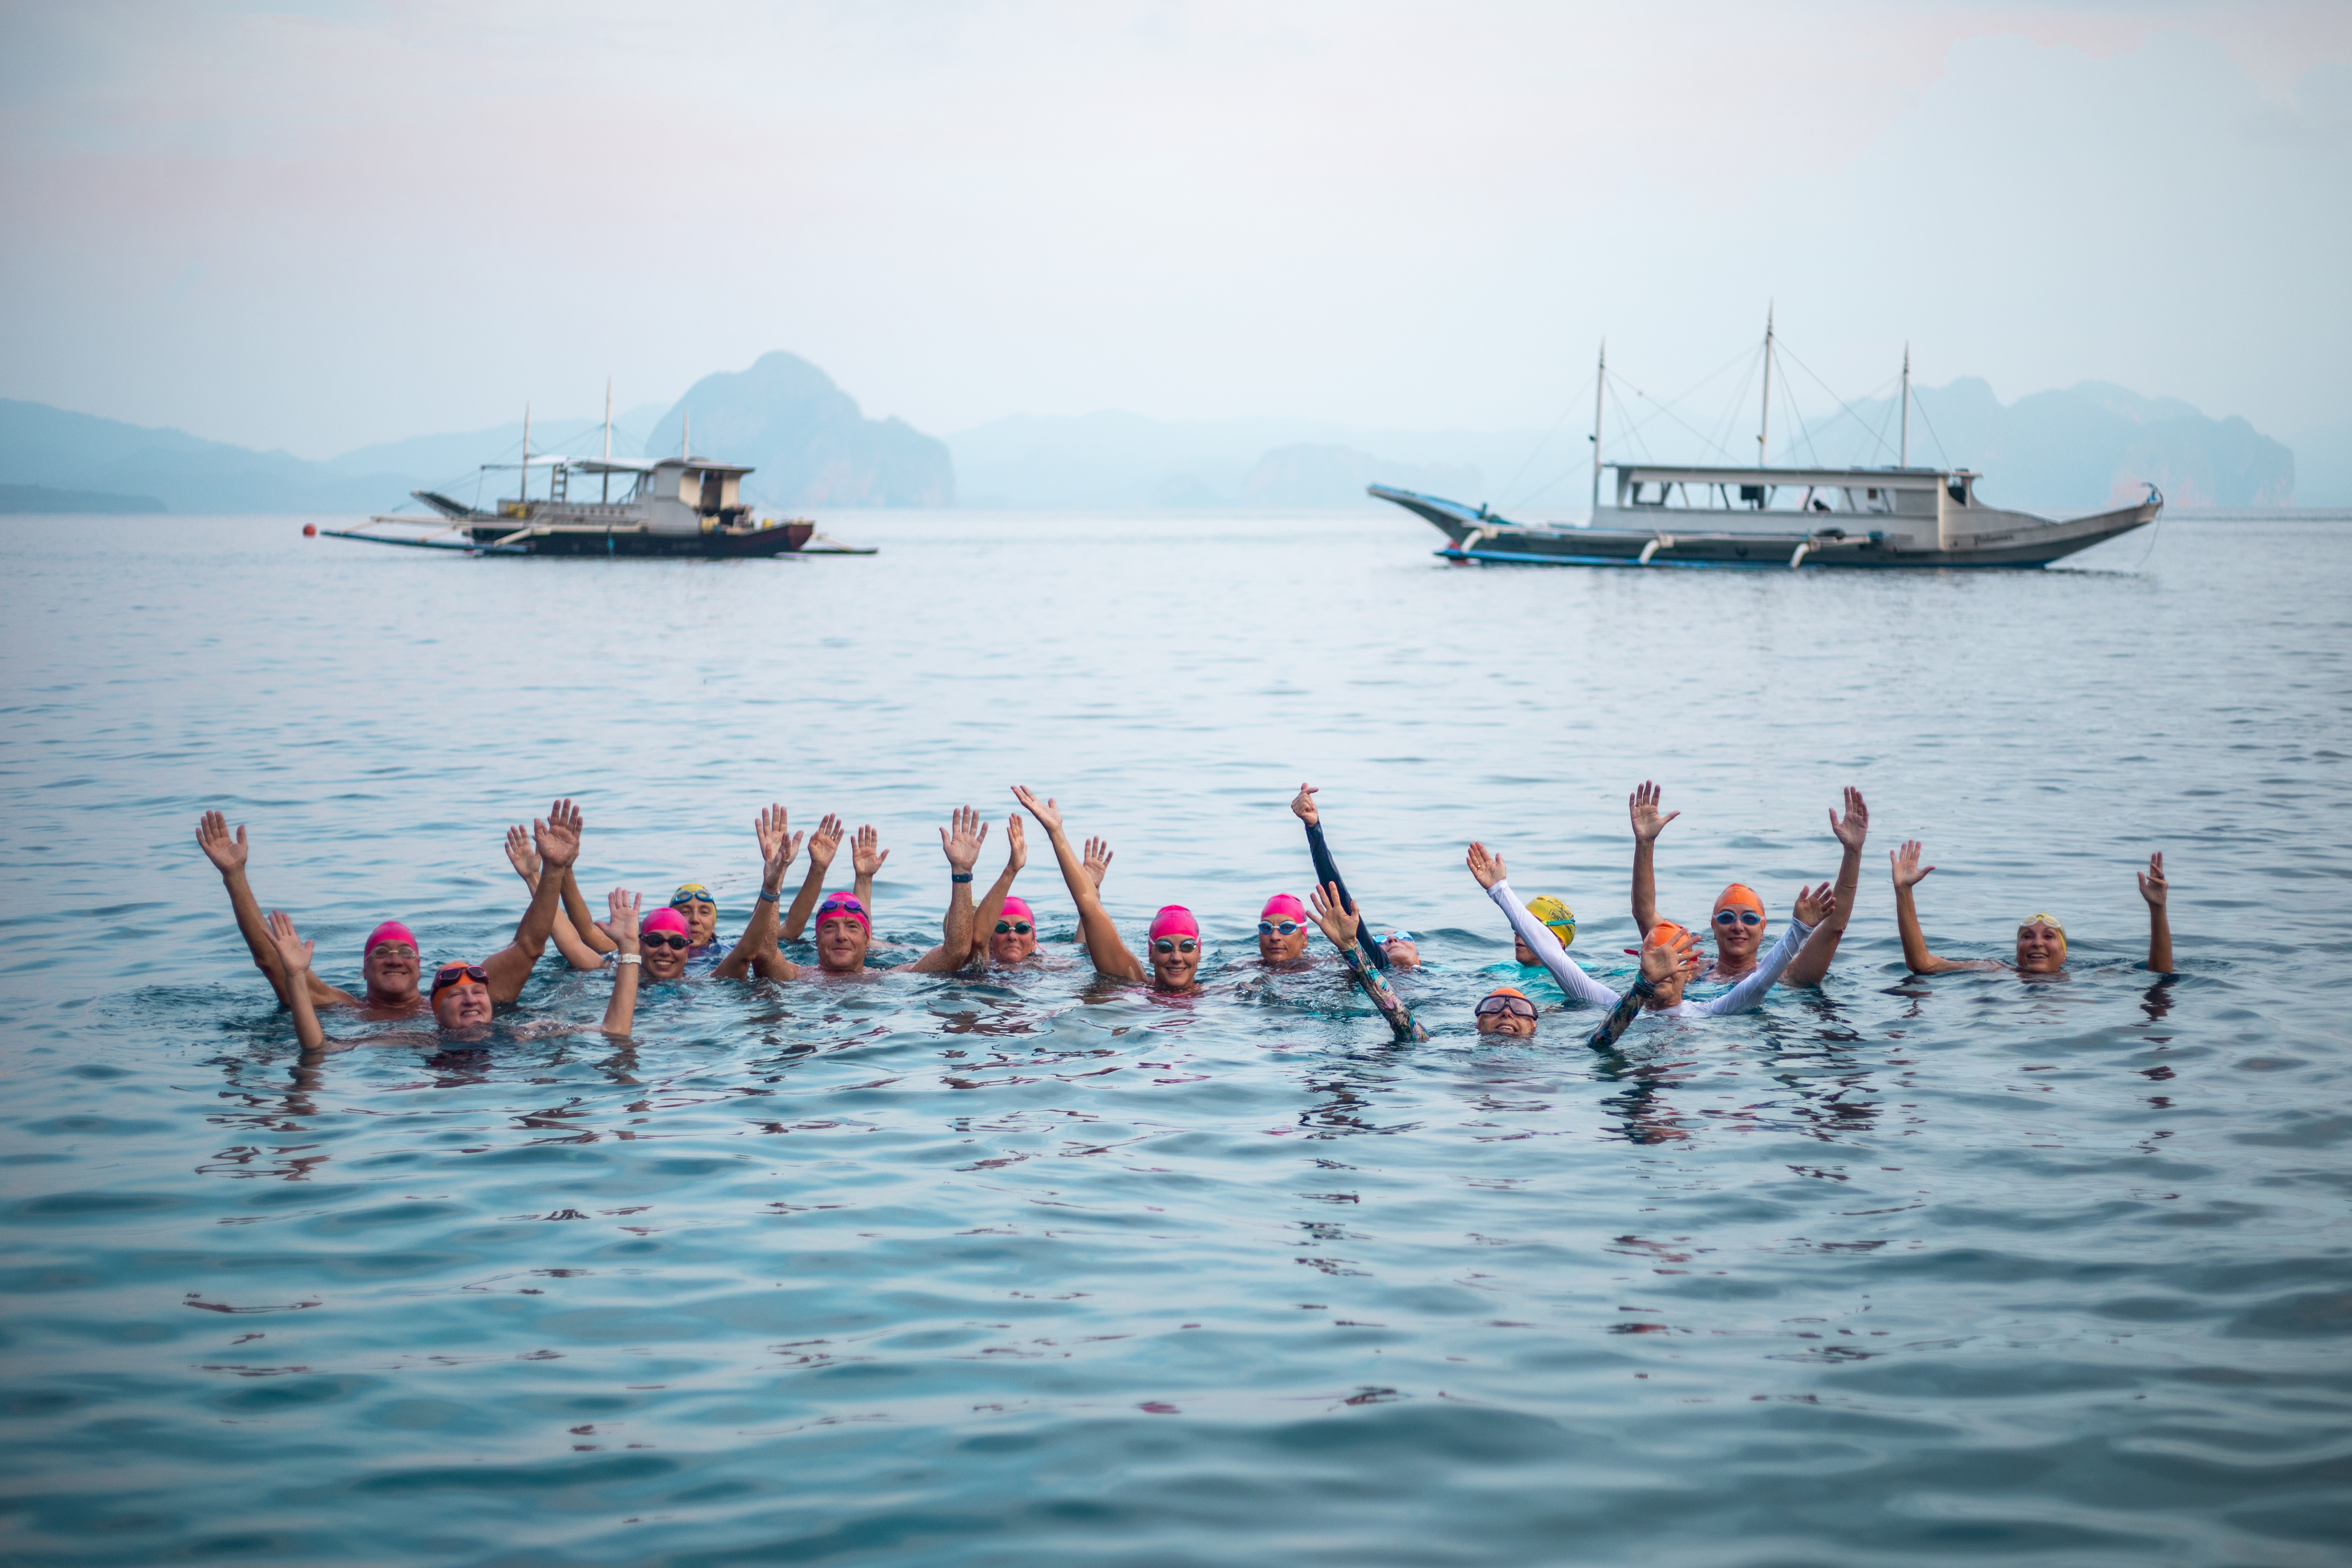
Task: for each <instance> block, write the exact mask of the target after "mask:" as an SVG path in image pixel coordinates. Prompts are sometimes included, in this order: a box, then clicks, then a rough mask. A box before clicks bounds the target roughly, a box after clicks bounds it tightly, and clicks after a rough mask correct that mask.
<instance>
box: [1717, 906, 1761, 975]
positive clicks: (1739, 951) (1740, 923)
mask: <svg viewBox="0 0 2352 1568" xmlns="http://www.w3.org/2000/svg"><path fill="white" fill-rule="evenodd" d="M1750 920H1753V921H1755V922H1756V923H1755V924H1753V925H1750V924H1748V921H1750ZM1765 923H1766V922H1765V921H1764V917H1763V916H1762V915H1760V914H1759V913H1758V912H1757V911H1756V910H1752V909H1749V908H1748V906H1747V905H1746V904H1733V905H1731V906H1730V907H1729V908H1727V909H1720V910H1716V911H1715V961H1716V963H1719V964H1721V965H1722V966H1723V967H1724V968H1726V969H1751V968H1753V967H1755V963H1756V949H1757V947H1758V946H1759V944H1761V943H1762V942H1763V941H1764V929H1765Z"/></svg>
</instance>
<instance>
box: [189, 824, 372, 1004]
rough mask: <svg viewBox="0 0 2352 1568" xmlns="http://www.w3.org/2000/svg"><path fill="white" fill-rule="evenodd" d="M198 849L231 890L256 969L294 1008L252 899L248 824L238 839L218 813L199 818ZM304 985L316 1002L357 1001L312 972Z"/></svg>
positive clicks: (273, 945) (232, 907) (239, 928)
mask: <svg viewBox="0 0 2352 1568" xmlns="http://www.w3.org/2000/svg"><path fill="white" fill-rule="evenodd" d="M196 846H197V847H199V848H201V849H202V850H203V851H204V852H205V859H207V860H210V861H211V862H212V863H213V869H215V870H216V871H218V872H219V873H220V874H221V883H222V885H223V886H225V887H226V888H227V889H228V907H229V911H230V912H231V913H232V914H234V915H235V916H236V933H237V935H239V936H241V937H243V938H245V945H246V949H247V952H251V953H252V954H253V966H254V967H255V968H256V969H258V970H259V971H261V974H262V978H263V979H265V980H267V981H268V982H269V988H270V989H271V990H272V991H275V992H277V993H278V1002H279V1003H280V1004H281V1005H291V1004H290V1003H289V1002H288V1000H287V994H286V989H287V988H286V965H285V961H284V960H283V959H282V958H280V957H279V956H278V943H277V942H275V941H274V940H272V938H271V935H270V929H269V924H268V921H265V920H263V919H262V918H261V904H260V902H259V900H256V899H255V898H254V896H253V887H252V884H250V883H249V882H247V880H246V878H245V862H246V855H247V844H246V841H245V825H244V824H243V823H239V824H237V828H236V836H235V837H231V836H230V834H229V830H228V819H227V818H226V817H224V816H221V814H220V813H219V812H217V811H208V812H205V814H204V816H200V817H198V818H197V819H196ZM302 974H303V982H302V983H303V985H304V986H305V987H306V988H307V989H308V990H309V991H310V1000H311V1002H312V1003H313V1004H317V1003H322V1002H326V1003H340V1004H341V1005H346V1006H348V1005H351V1004H352V1003H353V1002H356V1001H357V1000H358V998H357V997H355V996H353V995H352V994H351V993H349V992H347V991H338V990H336V989H335V988H334V987H333V986H331V985H330V984H327V983H326V982H325V981H323V980H321V979H320V978H319V977H318V975H317V974H316V973H312V972H311V971H310V970H309V969H305V970H304V971H303V972H302Z"/></svg>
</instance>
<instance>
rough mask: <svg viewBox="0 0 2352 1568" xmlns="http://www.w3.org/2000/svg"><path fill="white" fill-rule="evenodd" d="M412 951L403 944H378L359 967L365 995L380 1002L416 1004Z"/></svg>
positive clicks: (414, 962) (414, 967)
mask: <svg viewBox="0 0 2352 1568" xmlns="http://www.w3.org/2000/svg"><path fill="white" fill-rule="evenodd" d="M417 967H418V966H417V962H416V950H415V948H413V947H411V946H409V945H408V944H407V943H406V942H377V943H376V944H375V945H374V946H373V947H372V948H370V949H369V950H368V955H367V957H366V959H365V960H364V961H362V963H361V964H360V975H361V978H362V979H363V980H364V981H366V983H367V990H368V995H369V997H370V998H371V999H372V1000H375V1001H381V1002H414V1001H415V1000H416V976H417Z"/></svg>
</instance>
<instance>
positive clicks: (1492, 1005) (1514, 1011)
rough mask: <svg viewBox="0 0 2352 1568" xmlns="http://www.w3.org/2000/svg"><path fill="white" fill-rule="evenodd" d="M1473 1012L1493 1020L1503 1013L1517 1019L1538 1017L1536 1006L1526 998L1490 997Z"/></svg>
mask: <svg viewBox="0 0 2352 1568" xmlns="http://www.w3.org/2000/svg"><path fill="white" fill-rule="evenodd" d="M1473 1011H1474V1012H1475V1016H1478V1017H1481V1018H1491V1017H1494V1016H1496V1015H1497V1014H1501V1013H1508V1014H1510V1015H1511V1016H1513V1017H1515V1018H1532V1017H1534V1016H1536V1005H1535V1004H1534V1003H1532V1002H1530V1001H1528V999H1527V998H1526V997H1524V996H1489V997H1487V998H1486V999H1485V1000H1484V1001H1482V1002H1480V1003H1479V1004H1478V1005H1477V1006H1476V1008H1475V1009H1474V1010H1473Z"/></svg>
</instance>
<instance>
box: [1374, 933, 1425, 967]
mask: <svg viewBox="0 0 2352 1568" xmlns="http://www.w3.org/2000/svg"><path fill="white" fill-rule="evenodd" d="M1381 952H1383V953H1385V954H1387V955H1388V961H1389V966H1390V967H1391V968H1392V969H1419V968H1420V967H1421V947H1420V945H1419V944H1418V943H1416V942H1414V941H1413V940H1412V932H1411V931H1391V932H1389V934H1388V935H1386V936H1384V937H1382V938H1381Z"/></svg>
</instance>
